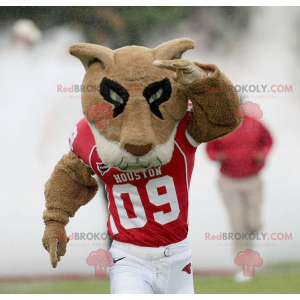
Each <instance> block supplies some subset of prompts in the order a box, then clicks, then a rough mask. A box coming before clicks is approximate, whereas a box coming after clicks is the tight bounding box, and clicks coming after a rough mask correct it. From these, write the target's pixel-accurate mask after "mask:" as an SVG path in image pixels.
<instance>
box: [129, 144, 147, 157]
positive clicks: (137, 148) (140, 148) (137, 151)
mask: <svg viewBox="0 0 300 300" xmlns="http://www.w3.org/2000/svg"><path fill="white" fill-rule="evenodd" d="M124 149H125V150H126V151H127V152H129V153H131V154H132V155H134V156H143V155H145V154H147V153H148V152H150V151H151V149H152V144H147V145H133V144H129V143H127V144H125V145H124Z"/></svg>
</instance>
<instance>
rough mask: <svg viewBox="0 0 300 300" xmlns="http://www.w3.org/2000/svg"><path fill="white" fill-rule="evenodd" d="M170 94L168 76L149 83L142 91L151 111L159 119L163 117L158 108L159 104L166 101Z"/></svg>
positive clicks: (170, 87)
mask: <svg viewBox="0 0 300 300" xmlns="http://www.w3.org/2000/svg"><path fill="white" fill-rule="evenodd" d="M171 94H172V86H171V82H170V80H169V79H168V78H165V79H164V80H162V81H157V82H153V83H151V84H149V85H148V86H147V87H145V89H144V92H143V96H144V97H145V98H146V100H147V102H148V104H149V106H150V109H151V111H152V112H153V113H154V114H155V115H156V116H157V117H159V118H160V119H163V116H162V114H161V112H160V110H159V106H160V105H161V104H162V103H164V102H166V101H168V100H169V98H170V97H171Z"/></svg>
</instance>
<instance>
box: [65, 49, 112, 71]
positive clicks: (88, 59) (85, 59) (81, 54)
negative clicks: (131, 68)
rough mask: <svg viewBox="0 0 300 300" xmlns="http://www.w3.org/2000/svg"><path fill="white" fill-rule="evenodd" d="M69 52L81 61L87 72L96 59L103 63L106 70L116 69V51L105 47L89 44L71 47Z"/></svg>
mask: <svg viewBox="0 0 300 300" xmlns="http://www.w3.org/2000/svg"><path fill="white" fill-rule="evenodd" d="M69 52H70V54H72V55H74V56H76V57H77V58H79V59H80V60H81V62H82V64H83V66H84V68H85V70H87V69H88V68H89V66H90V64H91V63H92V62H93V61H94V60H95V59H98V60H100V61H101V63H102V64H103V67H104V69H111V68H113V67H114V51H113V50H111V49H109V48H106V47H104V46H99V45H93V44H87V43H81V44H74V45H72V46H71V47H70V49H69Z"/></svg>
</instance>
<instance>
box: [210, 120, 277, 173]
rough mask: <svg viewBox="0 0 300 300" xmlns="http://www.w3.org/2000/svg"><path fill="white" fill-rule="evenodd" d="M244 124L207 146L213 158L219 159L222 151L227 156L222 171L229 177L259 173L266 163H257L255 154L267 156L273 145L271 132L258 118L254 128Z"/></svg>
mask: <svg viewBox="0 0 300 300" xmlns="http://www.w3.org/2000/svg"><path fill="white" fill-rule="evenodd" d="M243 125H244V124H243V123H242V124H241V125H240V126H239V127H238V128H237V129H236V130H235V131H233V132H232V133H230V134H229V135H226V136H225V137H223V138H220V139H217V140H214V141H212V142H209V143H207V146H206V150H207V153H208V155H209V157H210V158H211V159H212V160H217V156H218V154H220V153H221V154H223V155H224V156H225V160H224V161H223V163H222V165H221V169H220V171H221V173H223V174H225V175H227V176H229V177H235V178H242V177H245V176H250V175H254V174H257V173H258V172H259V171H260V170H261V169H262V168H263V167H264V163H257V162H256V161H255V159H254V158H255V155H258V154H259V155H260V156H261V157H263V158H266V156H267V154H268V152H269V150H270V149H271V146H272V137H271V135H270V133H269V132H268V130H267V129H266V128H265V127H264V126H263V125H262V123H260V122H259V121H258V120H255V126H254V127H253V128H245V127H244V126H243Z"/></svg>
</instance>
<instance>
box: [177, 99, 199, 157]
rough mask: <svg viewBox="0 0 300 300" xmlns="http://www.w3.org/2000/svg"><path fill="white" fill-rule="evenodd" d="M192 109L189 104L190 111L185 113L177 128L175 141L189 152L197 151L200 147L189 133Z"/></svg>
mask: <svg viewBox="0 0 300 300" xmlns="http://www.w3.org/2000/svg"><path fill="white" fill-rule="evenodd" d="M191 109H192V104H191V103H190V102H189V105H188V109H187V111H186V113H185V116H184V117H183V119H182V120H181V121H180V122H179V124H178V127H177V133H176V137H175V141H176V142H177V143H178V144H179V145H180V146H182V147H183V148H185V149H186V151H187V152H194V151H196V149H197V147H198V146H199V145H200V144H199V143H197V142H196V141H195V140H194V139H193V138H192V137H191V136H190V135H189V133H188V132H187V129H186V126H187V121H188V117H189V114H190V111H191Z"/></svg>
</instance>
